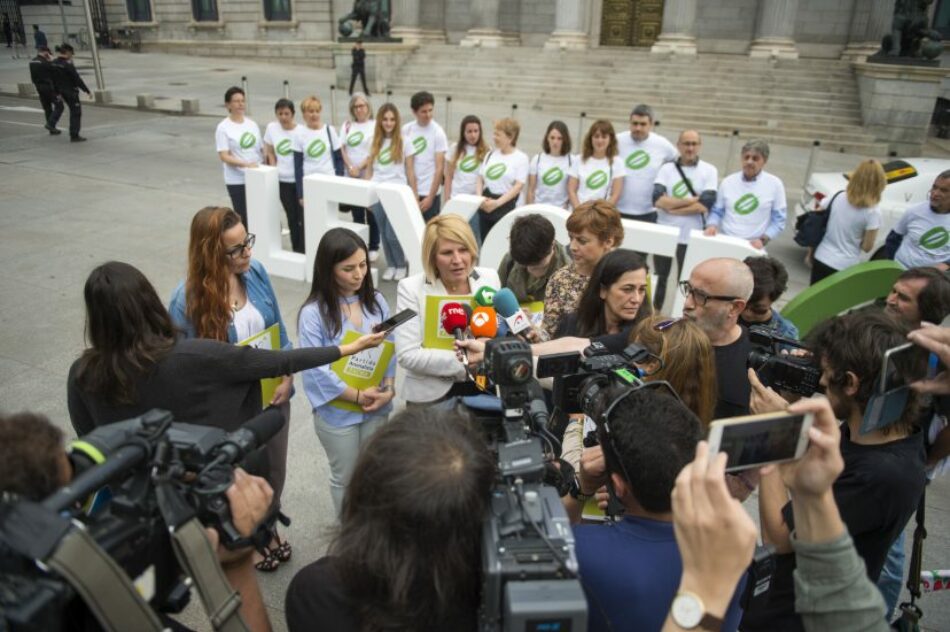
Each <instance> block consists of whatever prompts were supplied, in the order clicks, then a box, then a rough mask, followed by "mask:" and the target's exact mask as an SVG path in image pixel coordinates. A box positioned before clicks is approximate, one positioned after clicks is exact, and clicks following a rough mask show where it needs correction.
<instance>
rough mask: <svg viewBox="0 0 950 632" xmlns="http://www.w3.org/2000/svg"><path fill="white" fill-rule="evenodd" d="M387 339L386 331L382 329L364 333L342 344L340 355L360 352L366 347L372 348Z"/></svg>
mask: <svg viewBox="0 0 950 632" xmlns="http://www.w3.org/2000/svg"><path fill="white" fill-rule="evenodd" d="M384 340H386V332H385V331H381V332H379V333H376V334H364V335H362V336H360V337H359V338H357V339H356V340H354V341H353V342H350V343H348V344H345V345H340V355H341V356H348V355H353V354H354V353H359V352H360V351H363V350H364V349H370V348H372V347H378V346H379V345H381V344H382V343H383V341H384Z"/></svg>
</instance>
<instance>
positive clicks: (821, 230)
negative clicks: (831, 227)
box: [795, 191, 842, 248]
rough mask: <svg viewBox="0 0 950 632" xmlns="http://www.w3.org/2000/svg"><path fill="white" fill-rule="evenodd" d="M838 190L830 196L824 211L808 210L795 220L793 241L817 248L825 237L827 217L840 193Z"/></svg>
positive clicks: (800, 244)
mask: <svg viewBox="0 0 950 632" xmlns="http://www.w3.org/2000/svg"><path fill="white" fill-rule="evenodd" d="M841 193H842V192H841V191H838V192H837V193H835V194H834V195H833V196H832V197H831V202H829V203H828V208H827V209H825V210H824V211H808V212H807V213H805V214H804V215H800V216H799V217H798V219H797V220H795V243H796V244H798V245H799V246H804V247H805V248H817V247H818V244H820V243H821V240H822V239H824V238H825V231H826V230H828V218H829V217H831V207H832V206H834V204H835V198H837V197H838V196H839V195H841Z"/></svg>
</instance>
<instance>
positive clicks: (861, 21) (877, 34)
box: [841, 0, 895, 61]
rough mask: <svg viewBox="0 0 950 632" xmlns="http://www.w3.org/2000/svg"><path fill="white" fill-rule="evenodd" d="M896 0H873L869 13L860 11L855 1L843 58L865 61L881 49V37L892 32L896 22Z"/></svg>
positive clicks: (870, 3)
mask: <svg viewBox="0 0 950 632" xmlns="http://www.w3.org/2000/svg"><path fill="white" fill-rule="evenodd" d="M894 1H895V0H871V2H869V3H868V5H869V6H868V13H867V14H862V13H859V12H858V6H857V5H858V3H857V2H855V7H854V16H853V17H852V20H851V32H850V34H849V36H848V45H847V46H846V47H845V49H844V51H842V53H841V59H845V60H849V61H864V60H865V59H867V58H868V57H869V56H870V55H873V54H874V53H876V52H877V51H878V50H880V48H881V39H883V37H884V36H885V35H886V34H887V33H889V32H890V30H891V25H892V24H893V23H894Z"/></svg>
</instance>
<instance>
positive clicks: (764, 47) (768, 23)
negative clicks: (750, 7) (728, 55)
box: [749, 0, 798, 59]
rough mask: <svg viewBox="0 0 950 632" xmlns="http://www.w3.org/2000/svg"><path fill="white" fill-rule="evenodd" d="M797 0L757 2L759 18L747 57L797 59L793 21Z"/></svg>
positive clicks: (796, 10)
mask: <svg viewBox="0 0 950 632" xmlns="http://www.w3.org/2000/svg"><path fill="white" fill-rule="evenodd" d="M797 17H798V0H759V17H758V20H756V23H755V39H754V40H752V45H751V46H749V57H766V58H770V57H777V58H782V59H798V49H797V48H795V38H794V35H795V20H796V18H797Z"/></svg>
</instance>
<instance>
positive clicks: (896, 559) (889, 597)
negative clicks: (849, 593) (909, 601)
mask: <svg viewBox="0 0 950 632" xmlns="http://www.w3.org/2000/svg"><path fill="white" fill-rule="evenodd" d="M903 588H904V532H903V531H901V534H900V535H899V536H897V539H896V540H894V544H892V545H891V548H890V550H889V551H888V552H887V559H886V560H884V568H882V569H881V574H880V576H879V577H878V578H877V589H878V590H880V591H881V595H883V596H884V605H885V606H887V615H886V616H887V620H888V621H890V620H891V617H892V616H893V615H894V608H896V607H897V602H898V600H899V599H900V598H901V590H903Z"/></svg>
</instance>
